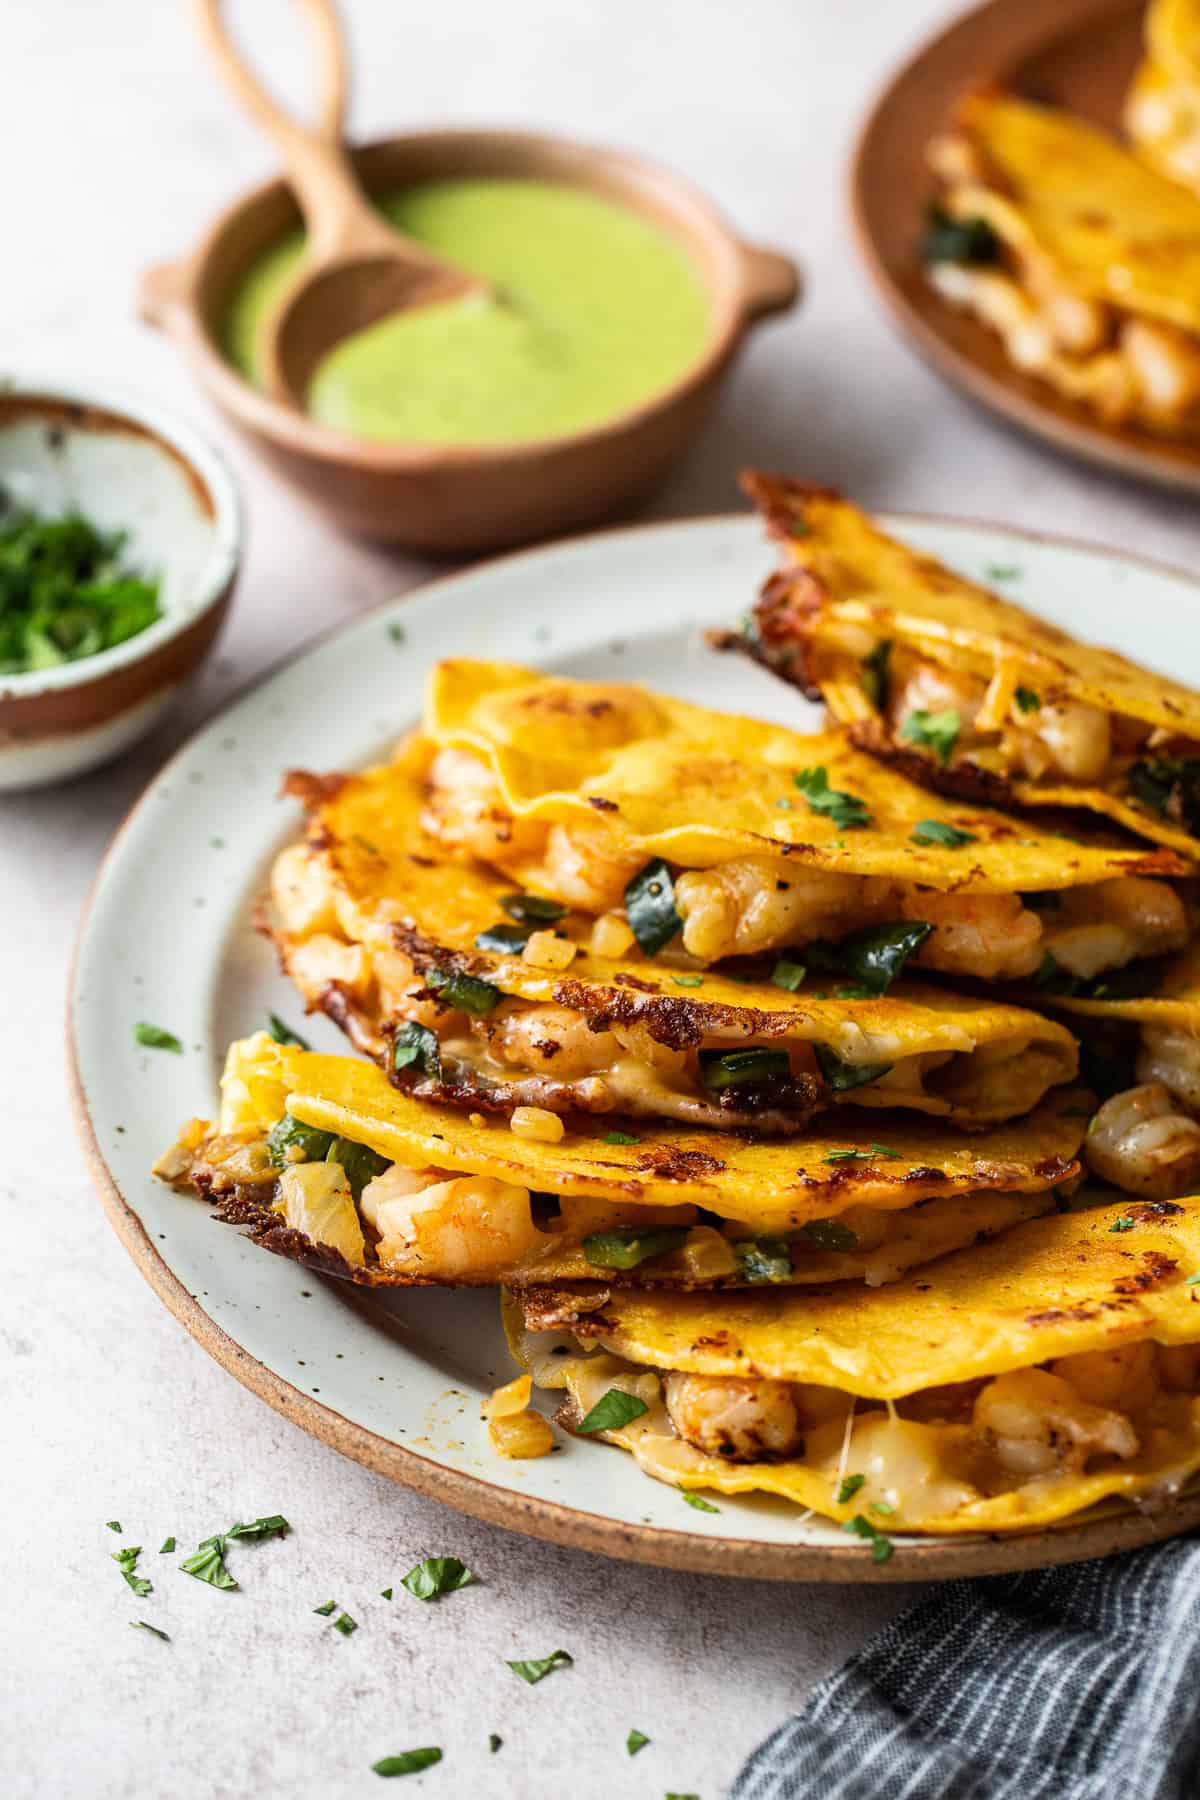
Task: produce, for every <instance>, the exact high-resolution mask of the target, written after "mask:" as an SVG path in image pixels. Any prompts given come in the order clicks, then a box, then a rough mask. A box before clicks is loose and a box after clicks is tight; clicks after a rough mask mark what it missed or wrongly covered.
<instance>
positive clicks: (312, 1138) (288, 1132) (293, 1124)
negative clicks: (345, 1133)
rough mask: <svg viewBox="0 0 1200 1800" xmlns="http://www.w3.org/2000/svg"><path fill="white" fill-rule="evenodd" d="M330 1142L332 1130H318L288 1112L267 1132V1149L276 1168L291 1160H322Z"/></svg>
mask: <svg viewBox="0 0 1200 1800" xmlns="http://www.w3.org/2000/svg"><path fill="white" fill-rule="evenodd" d="M332 1143H333V1133H332V1132H329V1131H319V1130H318V1129H317V1127H316V1126H315V1125H306V1124H305V1123H304V1121H303V1120H302V1119H293V1117H292V1115H291V1113H288V1112H285V1113H284V1115H283V1117H282V1118H281V1119H277V1120H276V1121H275V1123H274V1125H272V1127H271V1129H270V1131H268V1133H267V1149H268V1151H269V1152H270V1156H271V1161H272V1162H273V1163H274V1165H275V1167H276V1168H277V1169H285V1168H286V1167H287V1165H288V1164H289V1163H291V1162H324V1161H325V1158H326V1157H327V1156H328V1154H329V1146H330V1145H331V1144H332ZM297 1151H299V1153H300V1154H299V1156H297V1155H296V1154H295V1152H297Z"/></svg>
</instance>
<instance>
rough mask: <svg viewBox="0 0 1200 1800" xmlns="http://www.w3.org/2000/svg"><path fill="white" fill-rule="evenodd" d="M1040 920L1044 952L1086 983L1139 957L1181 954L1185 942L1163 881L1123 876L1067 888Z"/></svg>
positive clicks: (1175, 900)
mask: <svg viewBox="0 0 1200 1800" xmlns="http://www.w3.org/2000/svg"><path fill="white" fill-rule="evenodd" d="M1058 898H1059V905H1058V907H1057V908H1056V909H1055V911H1054V912H1052V913H1048V914H1047V915H1046V919H1045V935H1044V939H1043V948H1044V949H1045V950H1048V951H1049V952H1050V954H1051V955H1052V956H1053V958H1054V960H1055V962H1056V963H1058V964H1059V966H1060V967H1061V968H1063V969H1066V970H1067V971H1068V973H1069V974H1071V975H1078V976H1080V977H1082V978H1083V979H1084V980H1089V979H1090V978H1091V977H1092V976H1093V975H1100V974H1102V973H1103V972H1104V970H1105V969H1120V968H1122V967H1124V965H1125V964H1126V963H1129V962H1133V961H1134V960H1135V959H1136V958H1138V957H1140V956H1164V955H1166V954H1167V952H1168V951H1172V950H1182V949H1183V947H1184V945H1185V944H1186V943H1187V939H1188V925H1187V914H1186V911H1185V909H1184V904H1183V901H1182V899H1181V898H1180V896H1179V895H1178V894H1177V893H1176V891H1175V889H1174V888H1173V887H1170V886H1169V885H1168V883H1167V882H1165V881H1154V880H1152V879H1150V878H1149V877H1147V876H1145V875H1122V876H1119V877H1118V878H1117V880H1115V881H1101V882H1098V883H1096V884H1095V886H1092V887H1082V888H1068V889H1067V890H1066V891H1065V892H1064V893H1062V894H1060V895H1059V897H1058Z"/></svg>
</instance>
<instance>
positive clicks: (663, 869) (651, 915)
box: [625, 857, 683, 956]
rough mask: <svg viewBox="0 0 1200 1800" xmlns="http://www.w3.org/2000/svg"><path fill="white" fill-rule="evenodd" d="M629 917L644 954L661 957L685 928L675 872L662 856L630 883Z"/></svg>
mask: <svg viewBox="0 0 1200 1800" xmlns="http://www.w3.org/2000/svg"><path fill="white" fill-rule="evenodd" d="M625 917H626V919H627V920H628V922H629V929H630V930H631V931H632V933H633V935H634V937H635V938H636V939H637V942H638V948H639V950H641V952H642V954H643V956H657V955H658V952H659V951H660V950H662V949H664V948H665V947H666V945H667V944H669V943H670V942H671V939H672V938H673V937H677V936H678V935H679V933H680V932H681V931H682V930H683V920H682V919H681V918H680V916H679V913H678V911H677V910H676V907H675V886H674V883H673V882H672V880H671V871H670V869H669V868H668V867H667V865H666V863H665V862H664V861H663V860H662V858H661V857H655V858H654V860H653V861H652V862H648V863H647V864H646V866H645V868H644V869H639V871H638V873H637V874H636V875H635V876H634V877H633V879H632V880H631V881H630V882H629V883H628V885H627V886H626V889H625Z"/></svg>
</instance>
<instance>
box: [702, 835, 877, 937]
mask: <svg viewBox="0 0 1200 1800" xmlns="http://www.w3.org/2000/svg"><path fill="white" fill-rule="evenodd" d="M890 894H891V890H890V889H889V888H888V887H887V886H886V885H885V884H884V883H882V882H869V881H867V880H866V879H865V878H864V877H863V876H861V875H838V874H833V873H830V872H829V871H827V870H824V869H802V868H799V867H792V866H790V865H788V864H786V863H783V862H781V861H780V860H779V859H777V858H775V857H768V856H746V857H738V858H734V859H733V860H731V861H730V862H726V863H720V864H718V866H717V867H716V868H712V869H690V870H689V871H688V872H687V873H686V874H684V875H681V876H679V878H678V880H677V881H676V883H675V905H676V907H677V908H678V910H679V913H680V916H681V917H682V919H683V947H684V949H685V950H686V951H688V953H689V954H690V955H692V956H697V957H699V958H700V959H701V961H702V962H716V961H717V959H718V958H720V957H722V956H751V955H753V954H754V953H755V952H756V951H761V950H770V949H777V948H779V947H781V946H782V945H784V944H803V943H807V942H809V941H810V940H811V939H812V938H819V937H844V936H845V935H846V933H847V932H849V931H853V930H855V929H856V927H858V926H860V925H866V924H869V923H870V922H871V920H872V919H873V918H876V917H878V916H879V914H880V913H881V912H882V911H884V910H885V909H886V907H887V905H888V901H889V898H890Z"/></svg>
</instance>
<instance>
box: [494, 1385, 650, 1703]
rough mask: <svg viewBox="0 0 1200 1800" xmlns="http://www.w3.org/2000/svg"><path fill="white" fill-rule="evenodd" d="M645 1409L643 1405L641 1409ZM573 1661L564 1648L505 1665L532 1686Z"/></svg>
mask: <svg viewBox="0 0 1200 1800" xmlns="http://www.w3.org/2000/svg"><path fill="white" fill-rule="evenodd" d="M614 1392H615V1390H614ZM645 1410H646V1409H645V1407H643V1408H642V1411H643V1412H645ZM574 1661H575V1658H574V1657H573V1656H570V1655H568V1653H567V1652H566V1651H565V1650H554V1651H552V1652H551V1653H550V1655H549V1656H540V1657H534V1658H533V1659H532V1660H531V1661H529V1662H510V1663H508V1665H507V1666H508V1667H509V1668H510V1669H511V1670H512V1672H513V1674H514V1675H519V1676H520V1677H521V1680H522V1681H527V1682H528V1683H529V1685H530V1687H533V1686H534V1685H535V1684H536V1683H537V1682H539V1681H544V1680H545V1679H546V1676H547V1675H549V1674H550V1672H551V1670H552V1669H569V1668H570V1666H571V1664H572V1663H573V1662H574Z"/></svg>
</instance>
